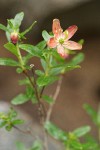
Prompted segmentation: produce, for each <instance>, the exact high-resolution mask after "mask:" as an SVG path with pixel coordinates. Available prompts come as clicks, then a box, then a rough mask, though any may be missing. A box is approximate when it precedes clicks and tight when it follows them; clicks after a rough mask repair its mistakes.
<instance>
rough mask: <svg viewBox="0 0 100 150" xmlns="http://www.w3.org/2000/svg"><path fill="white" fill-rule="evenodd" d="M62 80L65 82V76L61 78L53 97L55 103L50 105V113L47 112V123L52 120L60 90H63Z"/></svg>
mask: <svg viewBox="0 0 100 150" xmlns="http://www.w3.org/2000/svg"><path fill="white" fill-rule="evenodd" d="M62 80H63V76H60V79H59V81H58V84H57V88H56V91H55V94H54V96H53V99H54V101H53V103H51V104H50V107H49V109H48V112H47V117H46V122H47V121H49V120H50V117H51V113H52V110H53V107H54V105H55V103H56V100H57V98H58V95H59V92H60V89H61V84H62Z"/></svg>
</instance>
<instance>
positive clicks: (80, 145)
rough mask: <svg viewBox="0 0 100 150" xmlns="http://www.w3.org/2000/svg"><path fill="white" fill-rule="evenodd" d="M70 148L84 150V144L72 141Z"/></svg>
mask: <svg viewBox="0 0 100 150" xmlns="http://www.w3.org/2000/svg"><path fill="white" fill-rule="evenodd" d="M70 147H71V148H74V149H73V150H83V146H82V144H81V143H80V142H79V141H78V140H77V139H76V140H75V139H74V140H70Z"/></svg>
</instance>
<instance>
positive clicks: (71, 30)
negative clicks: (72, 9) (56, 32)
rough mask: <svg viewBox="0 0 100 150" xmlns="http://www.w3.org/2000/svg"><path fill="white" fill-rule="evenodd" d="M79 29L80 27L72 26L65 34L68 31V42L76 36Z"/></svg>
mask: <svg viewBox="0 0 100 150" xmlns="http://www.w3.org/2000/svg"><path fill="white" fill-rule="evenodd" d="M77 29H78V27H77V26H76V25H72V26H70V27H69V28H68V29H67V30H65V32H66V31H67V32H68V37H67V40H68V39H70V38H71V37H72V36H73V35H74V34H75V32H76V31H77Z"/></svg>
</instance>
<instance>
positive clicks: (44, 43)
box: [36, 41, 46, 50]
mask: <svg viewBox="0 0 100 150" xmlns="http://www.w3.org/2000/svg"><path fill="white" fill-rule="evenodd" d="M36 46H37V47H38V48H39V49H41V50H44V48H45V47H46V42H45V41H41V42H40V43H38V44H37V45H36Z"/></svg>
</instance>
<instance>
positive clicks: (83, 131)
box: [73, 126, 91, 137]
mask: <svg viewBox="0 0 100 150" xmlns="http://www.w3.org/2000/svg"><path fill="white" fill-rule="evenodd" d="M90 130H91V127H90V126H83V127H80V128H77V129H75V130H74V131H73V134H75V135H76V136H77V137H81V136H84V135H85V134H87V133H88V132H90Z"/></svg>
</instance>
